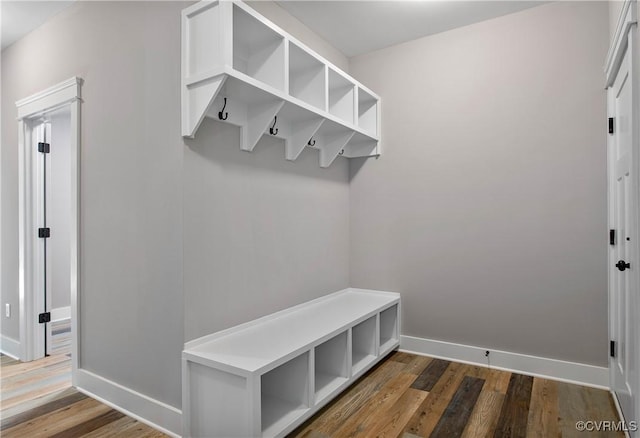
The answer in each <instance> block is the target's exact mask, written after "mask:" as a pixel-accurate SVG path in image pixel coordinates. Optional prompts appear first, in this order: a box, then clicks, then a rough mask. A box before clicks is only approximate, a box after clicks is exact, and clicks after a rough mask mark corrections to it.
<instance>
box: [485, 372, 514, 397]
mask: <svg viewBox="0 0 640 438" xmlns="http://www.w3.org/2000/svg"><path fill="white" fill-rule="evenodd" d="M510 380H511V373H510V372H508V371H502V370H496V369H491V370H489V372H488V374H487V378H486V379H485V384H484V388H485V389H484V390H485V391H496V392H499V393H500V394H505V395H506V394H507V389H508V388H509V381H510Z"/></svg>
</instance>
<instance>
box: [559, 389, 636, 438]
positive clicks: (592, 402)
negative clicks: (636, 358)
mask: <svg viewBox="0 0 640 438" xmlns="http://www.w3.org/2000/svg"><path fill="white" fill-rule="evenodd" d="M557 387H558V404H559V421H558V424H559V428H560V433H561V434H562V436H569V437H570V436H577V435H578V434H579V432H578V431H577V430H576V422H577V421H587V420H590V421H596V422H597V421H618V416H617V413H616V411H615V409H612V408H611V405H610V403H609V401H608V398H609V395H608V392H607V391H605V390H601V389H595V388H587V387H584V386H580V385H574V384H571V383H564V382H558V383H557ZM589 436H590V437H591V436H593V437H603V438H604V437H606V438H610V437H624V433H623V432H622V431H617V432H614V431H593V432H589Z"/></svg>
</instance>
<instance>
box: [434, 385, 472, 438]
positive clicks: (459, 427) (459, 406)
mask: <svg viewBox="0 0 640 438" xmlns="http://www.w3.org/2000/svg"><path fill="white" fill-rule="evenodd" d="M483 385H484V380H483V379H479V378H477V377H471V376H468V375H467V376H465V377H464V379H462V383H461V384H460V386H459V387H458V389H457V390H456V392H455V394H454V395H453V398H452V399H451V401H450V402H449V405H448V406H447V408H446V409H445V411H444V413H443V414H442V416H441V417H440V420H438V423H437V424H436V427H435V428H434V429H433V432H431V435H430V436H431V438H457V437H459V436H461V435H462V432H463V431H464V428H465V426H466V425H467V421H469V417H471V412H472V411H473V407H474V406H475V404H476V401H477V400H478V397H479V396H480V391H482V386H483Z"/></svg>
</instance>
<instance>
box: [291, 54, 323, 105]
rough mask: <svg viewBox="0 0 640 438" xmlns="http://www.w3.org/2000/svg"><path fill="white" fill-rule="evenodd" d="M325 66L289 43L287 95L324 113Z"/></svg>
mask: <svg viewBox="0 0 640 438" xmlns="http://www.w3.org/2000/svg"><path fill="white" fill-rule="evenodd" d="M325 70H326V66H325V65H324V64H323V63H322V62H320V61H319V60H318V59H317V58H315V57H313V56H312V55H311V54H309V53H308V52H306V51H304V50H302V49H301V48H300V47H298V46H297V45H295V44H293V43H289V94H290V95H292V96H293V97H296V98H298V99H300V100H302V101H304V102H306V103H308V104H309V105H313V106H314V107H316V108H318V109H320V110H322V111H326V110H327V93H326V73H325Z"/></svg>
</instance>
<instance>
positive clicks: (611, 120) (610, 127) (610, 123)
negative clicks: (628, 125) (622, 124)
mask: <svg viewBox="0 0 640 438" xmlns="http://www.w3.org/2000/svg"><path fill="white" fill-rule="evenodd" d="M613 121H614V119H613V117H609V134H613Z"/></svg>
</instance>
